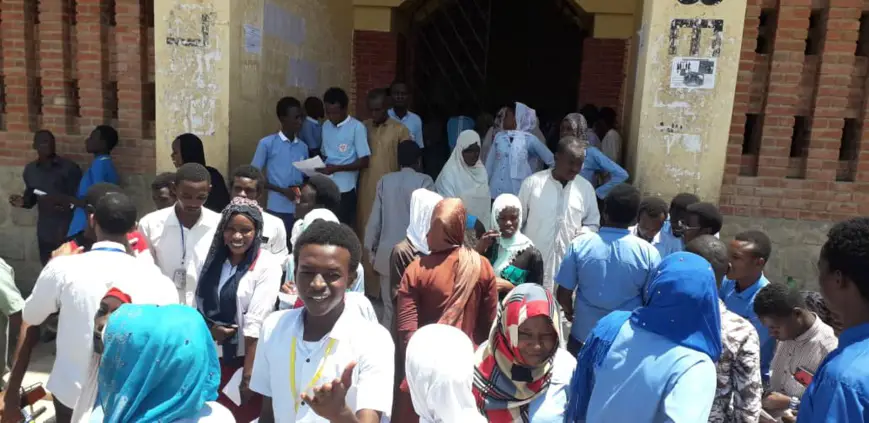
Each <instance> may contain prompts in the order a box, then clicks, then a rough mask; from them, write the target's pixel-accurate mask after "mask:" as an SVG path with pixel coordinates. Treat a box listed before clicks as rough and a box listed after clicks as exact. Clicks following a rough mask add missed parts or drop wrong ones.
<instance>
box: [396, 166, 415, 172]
mask: <svg viewBox="0 0 869 423" xmlns="http://www.w3.org/2000/svg"><path fill="white" fill-rule="evenodd" d="M400 172H407V173H416V170H414V169H413V168H412V167H403V168H401V170H400Z"/></svg>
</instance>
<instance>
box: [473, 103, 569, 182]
mask: <svg viewBox="0 0 869 423" xmlns="http://www.w3.org/2000/svg"><path fill="white" fill-rule="evenodd" d="M503 128H504V130H503V131H501V132H499V133H497V134H495V140H494V141H493V143H492V150H491V151H490V153H489V155H488V156H487V157H486V173H487V174H488V175H489V192H490V194H491V198H493V199H494V198H497V197H498V196H499V195H501V194H513V195H516V194H518V193H519V188H520V187H521V186H522V181H524V180H525V178H527V177H529V176H531V174H532V173H534V172H535V171H536V170H537V168H538V167H539V166H538V162H537V161H536V159H540V160H542V161H543V163H545V164H546V166H550V167H551V166H553V165H554V164H555V156H554V155H553V154H552V152H551V151H549V148H547V147H546V144H544V143H543V141H541V138H538V137H537V136H536V135H534V134H533V132H534V131H535V130H537V132H539V129H538V126H537V112H535V111H534V109H532V108H530V107H528V106H526V105H525V104H522V103H516V104H514V105H510V106H508V107H507V112H506V114H505V115H504V122H503Z"/></svg>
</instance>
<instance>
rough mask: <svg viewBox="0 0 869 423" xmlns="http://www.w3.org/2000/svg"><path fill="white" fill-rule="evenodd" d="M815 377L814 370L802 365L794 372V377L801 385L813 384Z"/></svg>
mask: <svg viewBox="0 0 869 423" xmlns="http://www.w3.org/2000/svg"><path fill="white" fill-rule="evenodd" d="M814 377H815V375H814V374H813V373H812V372H810V371H808V370H806V368H805V367H802V366H800V367H797V371H796V372H794V379H796V380H797V382H799V383H800V385H803V386H806V387H807V386H809V385H811V384H812V379H813V378H814Z"/></svg>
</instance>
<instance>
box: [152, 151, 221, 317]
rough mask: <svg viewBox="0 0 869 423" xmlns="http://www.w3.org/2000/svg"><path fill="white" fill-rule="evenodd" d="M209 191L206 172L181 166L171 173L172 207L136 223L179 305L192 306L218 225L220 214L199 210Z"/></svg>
mask: <svg viewBox="0 0 869 423" xmlns="http://www.w3.org/2000/svg"><path fill="white" fill-rule="evenodd" d="M210 190H211V175H210V174H209V173H208V169H206V168H205V166H202V165H200V164H197V163H185V164H183V165H181V167H179V168H178V170H177V171H176V172H175V188H174V191H175V197H176V198H177V199H178V201H177V202H176V203H175V206H174V207H169V208H166V209H162V210H157V211H155V212H152V213H150V214H148V215H147V216H145V217H143V218H142V220H140V221H139V232H141V233H142V235H144V236H145V239H146V240H147V241H148V245H149V246H150V247H151V254H152V255H153V256H154V263H155V264H156V265H157V267H159V268H160V270H161V271H162V272H163V274H164V275H166V277H168V278H171V279H172V281H173V282H174V283H175V287H176V288H177V289H178V298H179V301H180V302H181V304H187V305H190V306H192V305H194V304H195V301H196V298H195V297H196V295H195V294H196V281H197V279H198V278H199V272H200V271H201V270H202V266H203V265H204V264H205V259H206V258H207V257H208V250H209V248H211V242H212V241H213V240H214V231H215V230H217V225H218V224H219V223H220V214H218V213H215V212H213V211H211V210H208V209H206V208H204V207H203V204H205V200H207V199H208V193H209V191H210Z"/></svg>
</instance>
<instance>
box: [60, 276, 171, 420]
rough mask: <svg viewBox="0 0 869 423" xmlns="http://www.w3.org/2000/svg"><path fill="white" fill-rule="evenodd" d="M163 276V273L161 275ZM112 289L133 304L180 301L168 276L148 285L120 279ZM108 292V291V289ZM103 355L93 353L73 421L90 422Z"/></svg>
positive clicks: (73, 413) (161, 303)
mask: <svg viewBox="0 0 869 423" xmlns="http://www.w3.org/2000/svg"><path fill="white" fill-rule="evenodd" d="M161 276H162V275H161ZM110 289H117V290H119V291H121V292H123V293H124V294H127V295H128V296H129V297H130V301H131V302H132V303H133V304H153V305H161V306H162V305H169V304H177V303H178V291H177V289H176V288H175V284H174V283H173V282H172V281H171V280H170V279H169V278H166V277H162V278H155V279H154V280H152V281H151V283H149V284H148V285H147V286H142V285H141V284H135V283H132V282H131V281H129V280H119V281H118V282H116V283H114V284H112V286H111V288H110ZM106 292H108V291H106ZM101 357H102V355H100V354H97V353H93V355H92V356H91V361H90V364H89V365H88V370H87V374H86V376H87V379H85V381H84V383H83V384H82V387H81V395H80V396H79V397H78V400H76V402H75V406H74V407H73V410H72V420H71V421H72V422H73V423H88V422H90V420H91V412H92V411H93V409H94V404H96V401H97V395H98V390H99V385H98V382H99V374H100V359H101Z"/></svg>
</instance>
